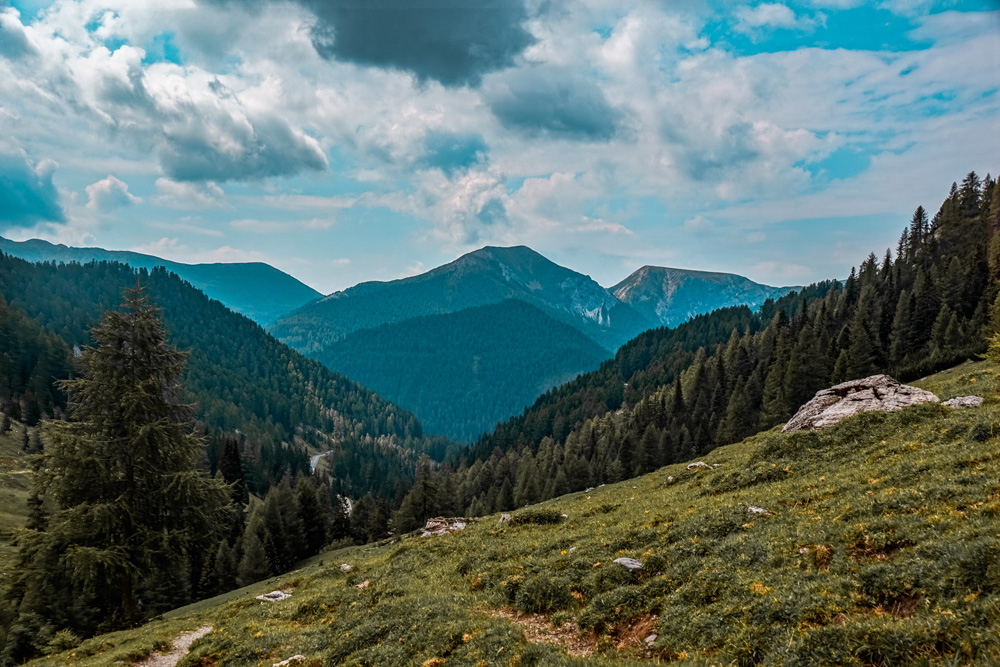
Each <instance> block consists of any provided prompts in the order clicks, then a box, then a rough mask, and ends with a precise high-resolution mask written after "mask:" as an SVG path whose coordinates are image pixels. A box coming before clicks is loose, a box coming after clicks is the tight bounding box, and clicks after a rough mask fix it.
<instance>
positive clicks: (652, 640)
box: [643, 635, 656, 646]
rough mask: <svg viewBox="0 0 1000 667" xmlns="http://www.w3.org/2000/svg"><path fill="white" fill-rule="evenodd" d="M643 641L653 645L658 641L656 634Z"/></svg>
mask: <svg viewBox="0 0 1000 667" xmlns="http://www.w3.org/2000/svg"><path fill="white" fill-rule="evenodd" d="M643 641H644V642H646V646H652V645H653V644H654V643H655V642H656V635H650V636H648V637H646V638H645V639H644V640H643Z"/></svg>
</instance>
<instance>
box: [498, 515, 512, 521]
mask: <svg viewBox="0 0 1000 667" xmlns="http://www.w3.org/2000/svg"><path fill="white" fill-rule="evenodd" d="M508 521H510V515H509V514H501V515H500V523H507V522H508Z"/></svg>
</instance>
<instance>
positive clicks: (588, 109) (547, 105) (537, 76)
mask: <svg viewBox="0 0 1000 667" xmlns="http://www.w3.org/2000/svg"><path fill="white" fill-rule="evenodd" d="M487 103H488V104H489V106H490V109H491V110H492V111H493V114H494V115H495V116H496V117H497V119H499V120H500V122H501V123H503V125H504V127H506V128H508V129H512V130H520V131H522V132H525V133H527V134H539V135H549V136H551V137H553V138H560V137H563V138H569V139H583V140H590V141H607V140H608V139H611V138H612V137H614V136H615V134H616V133H617V132H618V127H619V123H620V122H621V113H620V112H619V111H617V110H616V109H614V108H612V107H611V106H610V105H609V104H608V101H607V99H606V98H605V97H604V93H603V92H601V89H600V88H598V86H597V84H596V83H594V82H591V81H586V80H584V79H582V78H579V77H577V76H574V75H572V74H570V73H569V72H565V71H556V72H553V71H549V72H544V73H542V72H535V71H525V72H518V73H515V74H514V75H513V76H510V77H506V78H505V81H504V82H503V83H502V84H501V85H499V86H497V87H496V88H494V89H492V90H490V91H489V92H488V93H487Z"/></svg>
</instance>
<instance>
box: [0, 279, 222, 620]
mask: <svg viewBox="0 0 1000 667" xmlns="http://www.w3.org/2000/svg"><path fill="white" fill-rule="evenodd" d="M122 307H123V310H122V311H120V312H118V311H112V312H108V313H106V314H105V316H104V319H103V320H102V321H101V323H100V325H98V326H97V327H96V328H95V329H94V330H93V332H92V334H93V337H94V340H95V341H96V343H97V346H96V347H87V348H86V349H85V350H84V352H83V356H82V362H83V367H84V371H83V373H82V375H81V377H79V378H78V379H75V380H71V381H67V382H65V383H63V386H64V388H65V389H66V390H67V391H68V392H69V393H70V395H71V406H72V414H73V417H74V421H72V422H50V423H48V424H47V425H46V427H45V434H46V443H47V446H46V451H45V453H44V455H43V461H42V464H41V465H40V466H39V468H38V473H37V474H36V476H35V480H34V484H35V490H34V493H35V494H36V495H37V496H38V497H40V498H43V499H44V502H45V506H46V509H47V512H48V513H47V516H46V517H45V520H44V528H42V529H35V530H29V531H28V533H27V534H26V535H25V536H24V537H23V539H22V540H21V542H20V554H19V559H20V561H21V562H22V563H31V562H32V561H33V560H35V557H36V556H37V557H38V558H47V557H48V556H51V555H56V556H57V557H58V560H57V561H56V563H55V564H54V565H53V566H51V567H45V568H38V567H31V568H29V569H27V570H22V571H20V572H18V573H17V574H16V576H17V577H18V579H19V581H20V585H21V586H22V588H23V589H25V590H30V589H32V588H38V587H41V588H44V587H45V586H46V583H45V582H46V581H48V580H52V581H59V582H64V581H65V580H69V581H71V582H72V583H71V588H72V589H73V591H74V594H76V595H78V596H79V597H80V598H82V600H86V603H87V604H90V605H92V606H93V607H95V608H96V609H97V610H98V611H99V613H98V614H97V617H96V618H95V616H94V615H93V614H92V613H91V614H89V615H87V617H86V618H83V617H80V618H68V619H67V618H66V614H67V612H66V610H64V609H52V608H51V607H50V608H48V609H45V610H42V611H41V612H40V613H42V614H45V613H51V614H52V615H54V616H59V617H61V619H62V622H63V623H64V625H65V626H68V627H72V628H74V629H76V630H78V631H83V632H89V631H91V630H92V629H93V627H94V626H95V625H96V623H98V622H102V621H103V622H105V623H106V624H107V623H108V622H110V623H111V624H117V623H124V622H131V621H134V620H136V619H138V618H139V617H140V613H139V605H138V602H140V601H145V598H144V596H145V597H146V598H150V601H151V600H152V598H153V597H155V596H156V595H158V594H160V593H161V592H162V591H161V589H160V587H159V584H158V583H157V582H159V581H163V580H165V578H166V577H167V576H168V575H170V574H173V575H177V573H180V572H182V571H184V572H187V573H190V571H191V570H190V567H189V564H190V561H189V557H190V555H193V554H198V553H204V552H206V551H208V550H210V549H211V548H212V547H213V546H214V544H215V543H216V541H217V539H218V538H217V533H218V532H219V531H220V527H221V523H222V521H223V517H224V514H225V511H226V507H227V505H228V492H227V490H226V488H225V486H222V485H220V484H218V483H216V482H215V481H214V480H212V479H210V478H208V477H206V476H205V475H204V474H203V473H202V472H201V471H200V470H199V469H198V463H199V460H200V447H201V443H200V441H199V440H198V439H196V438H195V437H194V436H192V435H191V434H190V432H191V423H190V416H191V408H190V406H187V405H185V404H183V403H182V402H181V397H182V395H183V387H182V386H181V384H180V376H181V372H182V370H183V367H184V361H185V355H184V354H183V353H181V352H179V351H177V350H176V349H174V348H172V347H170V346H169V345H168V344H167V340H166V332H165V329H164V327H163V323H162V321H161V320H160V317H159V313H158V310H157V308H155V307H154V306H153V305H152V303H151V302H150V300H149V298H148V297H147V296H146V295H145V293H144V290H143V289H142V288H140V287H136V288H135V289H133V290H127V291H126V293H125V297H124V303H123V304H122ZM47 555H48V556H47ZM84 606H85V605H84ZM144 608H145V609H147V610H149V606H148V605H144Z"/></svg>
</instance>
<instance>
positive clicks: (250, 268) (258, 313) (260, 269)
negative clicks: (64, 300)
mask: <svg viewBox="0 0 1000 667" xmlns="http://www.w3.org/2000/svg"><path fill="white" fill-rule="evenodd" d="M0 251H3V252H5V253H7V254H8V255H11V256H13V257H19V258H21V259H24V260H27V261H29V262H57V263H64V264H66V263H70V262H76V263H78V264H87V263H89V262H121V263H122V264H128V265H129V266H131V267H133V268H136V269H147V270H152V269H153V268H154V267H157V266H162V267H164V268H165V269H167V270H168V271H172V272H173V273H176V274H177V275H178V276H180V277H181V278H182V279H184V280H186V281H188V282H189V283H191V284H192V285H194V286H195V287H196V288H198V289H199V290H201V291H202V292H204V293H205V294H207V295H208V296H209V297H210V298H212V299H216V300H218V301H221V302H222V303H223V305H225V306H227V307H228V308H230V309H232V310H235V311H236V312H237V313H240V314H242V315H246V316H247V317H249V318H250V319H251V320H253V321H254V322H256V323H257V324H260V325H261V326H264V327H266V326H268V325H270V324H271V323H273V322H274V321H276V320H277V319H278V318H279V317H280V316H281V315H284V314H285V313H288V312H291V311H293V310H295V309H296V308H298V307H299V306H301V305H303V304H305V303H307V302H309V301H312V300H313V299H316V298H317V297H320V296H322V294H320V293H319V292H317V291H316V290H314V289H313V288H311V287H309V286H308V285H305V284H303V283H301V282H299V281H298V280H296V279H295V278H293V277H292V276H290V275H288V274H287V273H284V272H282V271H279V270H278V269H276V268H274V267H273V266H271V265H269V264H264V263H262V262H237V263H231V264H221V263H216V264H182V263H180V262H171V261H170V260H166V259H161V258H159V257H154V256H152V255H144V254H142V253H138V252H128V251H123V250H104V249H103V248H72V247H68V246H65V245H62V244H59V245H53V244H52V243H49V242H48V241H42V240H40V239H32V240H30V241H20V242H19V241H10V240H8V239H5V238H3V237H0Z"/></svg>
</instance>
